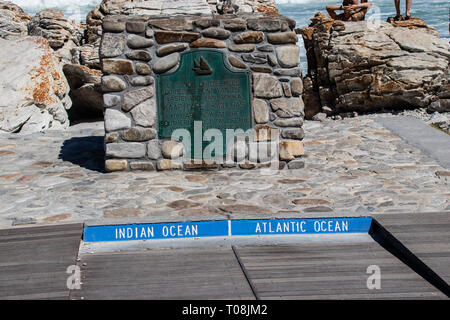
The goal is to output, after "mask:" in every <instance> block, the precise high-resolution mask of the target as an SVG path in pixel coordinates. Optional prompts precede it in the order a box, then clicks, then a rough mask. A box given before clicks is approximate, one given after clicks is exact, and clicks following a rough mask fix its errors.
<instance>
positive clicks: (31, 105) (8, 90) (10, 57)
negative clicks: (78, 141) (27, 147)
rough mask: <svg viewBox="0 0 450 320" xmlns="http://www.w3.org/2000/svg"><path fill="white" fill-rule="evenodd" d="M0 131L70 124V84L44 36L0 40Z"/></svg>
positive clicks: (32, 129) (33, 129)
mask: <svg viewBox="0 0 450 320" xmlns="http://www.w3.org/2000/svg"><path fill="white" fill-rule="evenodd" d="M0 47H1V48H2V49H1V50H0V96H1V97H2V98H1V99H0V131H6V132H22V133H30V132H37V131H44V130H47V129H66V128H67V127H68V126H69V121H68V115H67V112H66V110H67V109H69V108H70V107H71V100H70V98H69V96H68V93H69V85H68V84H67V81H66V79H65V77H64V74H63V73H62V70H61V66H60V63H59V61H58V59H57V58H56V57H55V55H54V54H53V51H52V49H51V48H50V46H49V43H48V41H47V40H46V39H44V38H42V37H23V38H20V39H15V40H4V39H0Z"/></svg>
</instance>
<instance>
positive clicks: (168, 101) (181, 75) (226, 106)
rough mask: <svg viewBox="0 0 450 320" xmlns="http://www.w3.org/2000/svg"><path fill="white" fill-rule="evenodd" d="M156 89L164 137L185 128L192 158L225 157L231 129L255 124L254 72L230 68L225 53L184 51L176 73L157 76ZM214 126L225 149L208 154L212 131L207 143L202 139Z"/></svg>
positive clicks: (160, 133) (159, 133)
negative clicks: (253, 111) (253, 117)
mask: <svg viewBox="0 0 450 320" xmlns="http://www.w3.org/2000/svg"><path fill="white" fill-rule="evenodd" d="M156 90H157V103H158V125H159V128H158V135H159V138H171V137H172V134H173V133H174V131H175V130H177V129H186V130H187V131H189V133H190V137H191V141H190V144H189V146H190V147H188V144H187V143H186V141H183V143H184V144H185V147H186V149H187V152H189V150H190V154H189V156H190V158H193V159H203V158H205V159H206V158H211V157H219V156H223V155H225V154H226V141H225V137H226V136H227V132H226V131H227V129H233V130H236V129H242V130H243V131H247V130H248V129H251V128H252V127H253V119H252V108H251V87H250V72H249V71H234V70H232V69H231V68H229V67H228V66H227V64H226V63H225V61H224V54H223V53H222V52H220V51H217V50H193V51H189V52H185V53H183V54H182V55H181V63H180V66H179V68H178V70H177V71H175V72H173V73H171V74H164V75H159V76H157V88H156ZM200 121H201V123H200ZM194 127H195V132H194ZM200 127H201V128H200ZM209 129H217V130H220V132H221V133H222V137H223V148H222V149H221V150H219V151H216V152H213V154H211V156H210V157H208V156H205V155H204V152H203V151H204V150H205V148H206V147H207V146H208V145H209V144H211V143H212V142H214V140H215V139H214V138H213V139H211V141H208V138H207V136H208V133H207V134H206V136H205V138H206V141H205V139H203V137H204V134H205V132H207V131H208V130H209ZM209 132H211V131H209ZM195 135H197V139H195ZM199 135H201V138H199ZM196 144H197V146H196ZM199 144H201V146H199Z"/></svg>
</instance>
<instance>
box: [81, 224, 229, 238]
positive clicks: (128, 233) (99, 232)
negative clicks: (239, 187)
mask: <svg viewBox="0 0 450 320" xmlns="http://www.w3.org/2000/svg"><path fill="white" fill-rule="evenodd" d="M220 236H228V221H225V220H223V221H201V222H178V223H155V224H134V225H133V224H131V225H113V226H88V227H86V228H85V229H84V241H85V242H102V241H130V240H151V239H180V238H200V237H220Z"/></svg>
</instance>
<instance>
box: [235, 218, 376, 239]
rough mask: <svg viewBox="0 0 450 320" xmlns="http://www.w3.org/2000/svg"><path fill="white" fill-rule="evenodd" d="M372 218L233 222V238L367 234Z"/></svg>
mask: <svg viewBox="0 0 450 320" xmlns="http://www.w3.org/2000/svg"><path fill="white" fill-rule="evenodd" d="M371 223H372V218H366V217H364V218H329V219H272V220H233V221H231V234H232V235H233V236H251V235H252V236H257V235H287V234H323V233H368V232H369V229H370V225H371Z"/></svg>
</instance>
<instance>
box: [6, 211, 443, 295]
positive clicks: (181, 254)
mask: <svg viewBox="0 0 450 320" xmlns="http://www.w3.org/2000/svg"><path fill="white" fill-rule="evenodd" d="M449 217H450V214H449V213H428V214H390V215H387V214H386V215H376V216H375V219H376V221H377V222H378V223H379V224H380V227H379V229H380V230H382V231H383V230H384V231H383V232H385V234H388V238H389V237H391V238H390V239H391V240H392V239H393V238H392V236H394V237H395V239H397V240H399V241H397V242H398V245H396V246H394V247H395V248H399V247H400V248H406V249H407V250H406V252H407V256H406V258H404V257H403V258H402V257H399V256H397V257H396V256H395V255H393V254H392V253H393V252H394V253H395V248H394V250H390V249H389V248H388V246H384V245H383V244H382V242H380V243H377V242H376V241H374V240H373V241H372V240H371V238H370V237H369V236H367V238H358V239H359V240H358V241H357V240H352V239H347V240H346V241H345V242H306V241H305V242H300V243H296V244H289V245H288V244H284V245H266V246H255V245H252V246H235V247H200V248H191V249H186V248H183V249H181V248H180V249H151V250H142V251H134V252H131V251H125V252H112V253H89V254H82V255H80V256H79V259H80V260H79V261H78V262H76V259H77V255H78V251H79V244H80V239H81V234H82V225H81V224H73V225H63V226H45V227H30V228H15V229H9V230H0V299H68V298H70V299H154V300H157V299H164V300H172V299H173V300H178V299H194V300H195V299H225V300H236V299H246V300H247V299H248V300H252V299H446V298H448V297H446V296H445V294H443V292H445V290H442V288H444V289H445V288H446V287H448V282H449V278H450V219H449ZM375 238H376V237H375ZM385 238H386V237H385ZM361 239H362V240H361ZM394 242H395V241H394ZM402 250H403V249H402ZM403 251H405V250H403ZM395 254H396V253H395ZM414 261H416V262H417V261H418V262H419V263H416V264H415V265H414V266H413V265H412V263H413V264H414V263H415V262H414ZM74 264H77V265H78V266H79V267H80V268H81V276H82V279H81V281H82V285H81V290H71V291H70V292H69V290H68V289H67V286H66V283H67V278H68V276H69V274H67V273H66V270H67V267H68V266H70V265H74ZM371 265H375V266H378V267H379V268H380V271H381V289H379V290H378V289H372V290H370V289H369V288H368V287H367V280H368V278H369V276H370V275H371V274H368V273H367V269H368V267H369V266H371ZM424 266H425V267H426V268H425V269H427V268H428V269H430V270H432V272H431V273H430V272H427V271H426V272H425V273H423V272H421V271H422V270H423V269H424V268H423V267H424ZM430 274H431V276H430ZM433 274H435V275H438V278H439V279H440V280H439V281H441V285H440V286H439V285H436V283H435V282H433ZM438 288H439V289H438Z"/></svg>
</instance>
